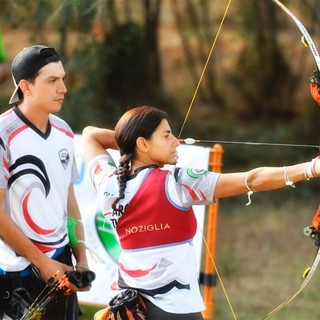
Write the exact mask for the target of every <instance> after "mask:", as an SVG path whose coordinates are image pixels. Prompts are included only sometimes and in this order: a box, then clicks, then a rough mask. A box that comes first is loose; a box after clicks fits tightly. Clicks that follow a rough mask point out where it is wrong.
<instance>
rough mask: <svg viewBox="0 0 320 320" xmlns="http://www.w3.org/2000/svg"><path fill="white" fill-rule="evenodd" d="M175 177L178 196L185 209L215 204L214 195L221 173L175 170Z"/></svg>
mask: <svg viewBox="0 0 320 320" xmlns="http://www.w3.org/2000/svg"><path fill="white" fill-rule="evenodd" d="M173 176H174V179H175V183H176V186H175V188H176V195H177V197H178V199H179V202H180V204H181V205H182V206H183V207H189V206H192V205H209V204H212V203H214V202H215V200H214V199H213V195H214V190H215V187H216V184H217V181H218V178H219V176H220V173H215V172H210V171H207V170H203V169H193V168H175V169H174V171H173ZM169 194H171V193H169Z"/></svg>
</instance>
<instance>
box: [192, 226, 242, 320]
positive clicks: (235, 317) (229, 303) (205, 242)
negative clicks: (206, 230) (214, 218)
mask: <svg viewBox="0 0 320 320" xmlns="http://www.w3.org/2000/svg"><path fill="white" fill-rule="evenodd" d="M198 228H199V230H200V232H201V235H202V239H203V243H204V245H205V247H206V250H207V252H209V257H210V260H211V262H212V265H213V267H214V269H215V271H216V274H217V277H218V279H219V282H220V285H221V288H222V291H223V293H224V295H225V297H226V300H227V302H228V305H229V308H230V311H231V313H232V315H233V319H234V320H237V316H236V314H235V312H234V309H233V306H232V304H231V300H230V298H229V296H228V293H227V290H226V288H225V286H224V284H223V281H222V278H221V276H220V273H219V271H218V268H217V266H216V263H215V262H214V259H213V256H212V253H211V250H210V248H209V245H208V242H207V240H206V239H205V237H204V234H203V230H202V228H201V226H200V225H199V223H198Z"/></svg>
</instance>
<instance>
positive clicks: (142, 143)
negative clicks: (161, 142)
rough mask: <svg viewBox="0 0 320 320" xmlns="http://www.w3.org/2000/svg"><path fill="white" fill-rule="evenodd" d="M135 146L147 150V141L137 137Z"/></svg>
mask: <svg viewBox="0 0 320 320" xmlns="http://www.w3.org/2000/svg"><path fill="white" fill-rule="evenodd" d="M136 145H137V148H138V149H139V150H140V151H142V152H147V151H148V149H149V148H148V141H147V140H146V139H145V138H143V137H139V138H138V139H137V141H136Z"/></svg>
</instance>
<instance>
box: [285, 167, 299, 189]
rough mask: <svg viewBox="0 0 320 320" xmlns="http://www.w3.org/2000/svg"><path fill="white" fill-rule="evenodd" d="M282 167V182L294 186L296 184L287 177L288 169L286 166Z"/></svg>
mask: <svg viewBox="0 0 320 320" xmlns="http://www.w3.org/2000/svg"><path fill="white" fill-rule="evenodd" d="M283 169H284V182H285V184H286V186H290V187H292V188H295V187H296V186H295V185H294V183H293V182H292V181H291V180H290V179H289V174H288V169H287V167H286V166H284V167H283Z"/></svg>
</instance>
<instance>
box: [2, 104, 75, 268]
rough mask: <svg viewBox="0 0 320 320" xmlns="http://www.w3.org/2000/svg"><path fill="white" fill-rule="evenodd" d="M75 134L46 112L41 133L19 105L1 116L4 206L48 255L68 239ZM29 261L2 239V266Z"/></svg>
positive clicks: (15, 265) (18, 266) (16, 265)
mask: <svg viewBox="0 0 320 320" xmlns="http://www.w3.org/2000/svg"><path fill="white" fill-rule="evenodd" d="M73 138H74V135H73V132H72V130H71V129H70V127H69V126H68V125H67V124H66V122H64V121H63V120H61V119H60V118H58V117H56V116H54V115H49V126H48V130H47V132H46V133H42V132H41V131H40V130H38V129H37V128H36V127H35V126H33V124H32V123H30V122H29V121H28V119H26V118H25V117H24V116H23V114H22V113H21V112H20V110H19V109H18V108H17V107H14V108H12V109H10V110H9V111H7V112H6V113H4V114H2V115H1V116H0V159H1V161H0V188H1V189H5V198H4V208H5V210H6V211H7V212H8V214H9V215H10V217H11V219H12V220H13V221H14V222H15V223H16V224H17V225H18V227H19V228H20V229H21V230H23V232H24V233H25V234H26V236H27V237H28V238H29V239H31V240H32V241H33V243H34V244H35V245H36V246H37V247H38V248H39V249H40V250H41V251H43V252H45V253H47V254H48V256H50V257H51V256H52V255H53V254H54V253H55V251H56V249H58V248H61V247H63V246H65V245H66V244H67V243H68V242H69V238H68V234H67V199H68V188H69V186H70V184H71V183H73V182H74V181H75V180H76V179H77V177H78V172H77V169H76V165H75V161H74V150H73V148H74V145H73V143H74V140H73ZM29 263H30V262H29V261H27V260H26V259H25V258H23V257H21V256H20V255H18V254H17V253H16V252H14V251H13V250H11V248H10V247H8V246H7V245H6V244H5V243H4V242H3V241H1V240H0V269H2V270H3V271H21V270H23V269H25V268H26V267H27V266H28V265H29Z"/></svg>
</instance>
